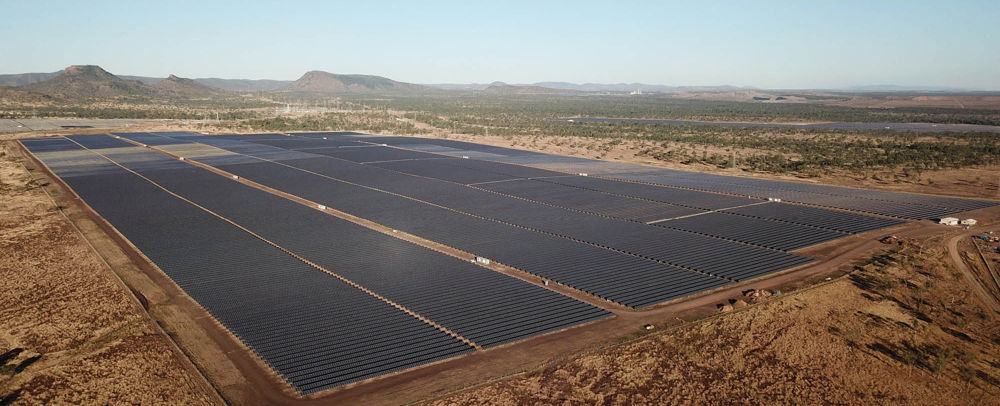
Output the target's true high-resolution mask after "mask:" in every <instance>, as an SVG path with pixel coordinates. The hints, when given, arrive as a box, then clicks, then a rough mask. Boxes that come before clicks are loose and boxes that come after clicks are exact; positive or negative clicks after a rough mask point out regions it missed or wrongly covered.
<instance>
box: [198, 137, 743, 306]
mask: <svg viewBox="0 0 1000 406" xmlns="http://www.w3.org/2000/svg"><path fill="white" fill-rule="evenodd" d="M199 141H202V142H205V143H208V144H212V145H216V146H219V147H224V148H231V149H234V150H235V149H241V150H243V151H247V150H254V151H256V152H255V153H258V154H265V155H266V154H270V152H267V151H261V150H259V149H256V148H246V145H241V144H244V143H241V142H238V141H230V140H226V139H222V138H218V137H204V139H199ZM282 163H283V164H286V165H295V166H297V167H300V168H306V169H308V170H312V171H324V170H325V169H324V168H327V167H329V166H330V165H335V164H337V163H338V161H335V160H331V159H328V158H322V157H319V158H310V159H293V160H284V161H282ZM217 167H218V168H219V169H222V170H225V171H227V172H230V173H234V174H236V175H239V176H241V177H244V178H247V179H251V180H253V181H255V182H258V183H261V184H264V185H266V186H269V187H272V188H275V189H278V190H282V191H284V192H287V193H290V194H294V195H297V196H301V197H303V198H306V199H309V200H312V201H316V202H321V203H322V204H324V205H326V206H328V207H331V208H336V209H338V210H341V211H344V212H346V213H349V214H352V215H356V216H359V217H362V218H366V219H369V220H372V221H375V222H377V223H380V224H383V225H386V226H388V227H393V228H395V229H399V230H402V231H406V232H408V233H411V234H415V235H419V236H422V237H425V238H428V239H431V240H434V241H438V242H441V243H444V244H447V245H449V246H452V247H456V248H458V249H461V250H463V251H466V252H470V253H473V254H476V255H479V256H483V257H486V258H490V259H493V260H495V261H497V262H500V263H503V264H506V265H510V266H513V267H515V268H518V269H521V270H524V271H526V272H529V273H533V274H536V275H539V276H542V277H544V278H547V279H550V280H553V281H557V282H560V283H564V284H566V285H568V286H572V287H575V288H577V289H580V290H583V291H585V292H588V293H591V294H594V295H596V296H599V297H602V298H606V299H609V300H613V301H616V302H619V303H622V304H625V305H627V306H632V307H642V306H646V305H650V304H654V303H658V302H662V301H665V300H670V299H674V298H678V297H682V296H685V295H688V294H691V293H694V292H697V291H702V290H707V289H712V288H714V287H718V286H721V285H723V284H726V283H728V281H726V280H724V279H720V278H713V277H710V276H706V275H702V274H698V273H693V272H689V271H685V270H682V269H679V268H675V267H671V266H668V265H664V264H661V263H657V262H653V261H649V260H644V259H641V258H637V257H634V256H629V255H623V254H621V253H617V252H614V251H610V250H606V249H601V248H598V247H595V246H592V245H589V244H581V243H577V242H574V241H570V240H567V239H564V238H557V237H553V236H550V235H546V234H541V233H537V232H532V231H529V230H527V229H524V228H518V227H513V226H510V225H505V224H501V223H497V222H494V221H489V220H484V219H481V218H477V217H474V216H469V215H465V214H461V213H457V212H455V211H451V210H447V209H445V208H441V207H438V206H435V205H431V204H426V203H421V202H417V201H414V200H412V199H407V198H405V197H401V196H396V195H392V194H388V193H384V192H380V191H376V190H373V189H370V188H366V187H363V186H360V185H356V184H350V183H345V182H338V181H334V180H331V179H328V178H325V177H322V176H319V175H316V174H313V173H307V172H303V171H301V170H297V169H293V168H291V167H288V166H283V165H281V164H278V163H274V162H267V161H258V162H257V163H236V164H226V165H218V166H217ZM361 168H362V169H364V167H361ZM622 286H633V288H631V289H630V290H625V291H623V290H622V289H621V287H622Z"/></svg>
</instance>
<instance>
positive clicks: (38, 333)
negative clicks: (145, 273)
mask: <svg viewBox="0 0 1000 406" xmlns="http://www.w3.org/2000/svg"><path fill="white" fill-rule="evenodd" d="M0 151H3V155H4V156H3V157H2V158H0V252H2V253H3V255H0V297H2V298H3V300H2V301H0V353H2V352H6V351H7V350H9V349H14V348H21V349H23V350H24V351H23V352H22V353H20V354H19V355H18V356H17V357H16V358H15V359H14V360H12V361H11V362H10V363H9V364H8V365H10V366H13V365H18V364H20V363H21V362H23V361H24V360H26V359H28V358H30V357H32V356H36V355H41V358H40V359H38V361H36V362H34V363H32V364H30V365H27V366H26V367H25V368H24V369H23V370H22V371H20V372H17V373H13V372H14V371H13V370H12V367H9V368H8V369H6V370H5V374H4V375H2V376H0V397H2V396H6V395H8V394H10V393H12V392H14V391H17V390H21V392H20V396H19V400H18V402H23V403H25V404H48V403H89V404H103V403H111V404H122V403H141V404H156V403H173V404H206V403H211V399H213V398H212V397H211V396H210V395H209V393H208V392H207V389H206V388H205V387H203V386H202V384H201V383H200V380H199V379H200V378H197V377H196V376H195V375H192V374H191V373H190V371H189V370H188V369H186V367H185V364H184V363H183V361H182V360H181V359H180V358H178V356H177V354H176V353H175V352H174V351H173V349H172V348H171V344H170V342H169V341H168V339H167V338H166V337H165V336H163V335H162V334H160V333H159V331H158V330H157V329H155V327H154V326H153V325H152V324H151V321H150V320H149V318H148V316H147V315H146V314H145V312H143V311H142V309H141V308H140V307H139V306H138V305H137V304H136V303H135V302H134V301H133V299H132V298H131V297H130V294H129V292H128V291H127V290H126V288H125V287H124V286H122V285H121V284H120V283H119V282H118V280H117V279H116V278H115V277H114V275H113V274H111V270H110V269H108V267H107V266H106V265H105V264H104V263H103V262H101V260H100V258H99V257H97V255H96V254H95V253H94V252H93V251H92V250H91V249H90V248H89V246H88V245H87V244H86V242H85V241H84V240H83V239H82V238H81V237H80V236H79V234H78V233H77V232H76V231H75V230H74V229H73V228H72V226H71V225H70V223H69V222H68V221H67V220H66V219H65V218H64V217H62V215H61V214H59V212H58V210H57V209H56V208H55V207H54V206H53V204H52V202H51V201H50V200H49V198H48V197H46V196H45V192H44V191H43V190H42V189H41V188H40V187H39V182H38V181H34V180H32V178H31V176H30V175H29V174H28V173H27V172H26V171H25V170H24V169H23V167H21V166H20V165H19V164H17V163H16V162H14V161H13V159H12V158H11V156H12V151H10V150H7V149H6V146H4V149H2V150H0Z"/></svg>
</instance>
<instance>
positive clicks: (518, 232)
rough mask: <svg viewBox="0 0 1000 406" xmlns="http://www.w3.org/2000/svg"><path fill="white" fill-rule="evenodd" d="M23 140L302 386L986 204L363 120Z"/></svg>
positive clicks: (553, 323) (560, 326) (804, 260)
mask: <svg viewBox="0 0 1000 406" xmlns="http://www.w3.org/2000/svg"><path fill="white" fill-rule="evenodd" d="M20 142H21V144H22V145H23V146H24V147H25V148H26V149H27V150H28V151H30V152H31V153H32V154H33V155H34V156H35V157H36V158H38V160H39V161H41V162H42V163H44V165H45V166H46V167H47V168H48V169H49V170H50V171H51V172H52V173H54V174H55V175H56V176H58V177H59V178H60V179H61V180H62V181H64V182H65V183H66V185H68V186H69V187H70V188H71V189H72V190H73V191H74V192H75V194H76V195H78V196H79V197H80V199H81V200H82V202H83V203H85V204H86V205H87V206H89V207H90V208H91V209H92V210H93V211H94V212H96V213H97V214H98V215H99V216H100V217H102V218H103V219H105V220H106V221H107V222H108V223H109V224H110V225H111V226H113V227H114V229H116V230H117V231H118V232H119V233H120V234H121V235H122V236H123V237H124V238H125V239H126V240H127V241H128V242H129V243H131V244H132V245H133V246H134V247H135V248H136V249H137V250H138V251H139V252H141V253H142V255H144V256H145V257H146V258H148V260H149V261H150V262H151V263H153V264H155V265H156V267H157V268H158V269H159V270H161V271H162V272H163V273H164V274H165V275H166V276H167V277H169V279H170V280H172V281H173V282H174V283H175V284H176V285H177V286H179V287H180V288H181V289H182V290H183V291H184V292H185V293H186V294H187V295H189V296H190V297H191V298H192V299H193V300H194V301H196V302H197V303H198V304H199V305H200V306H201V307H203V308H204V309H205V310H206V311H207V312H208V313H209V314H210V315H211V316H212V318H214V319H215V320H216V321H217V322H218V323H219V324H221V325H222V326H223V327H225V329H226V330H228V331H229V332H230V333H232V335H233V336H234V337H235V338H236V339H237V340H238V341H239V342H240V343H242V345H244V346H245V347H246V348H247V349H249V350H250V351H252V352H253V353H254V354H256V356H257V357H259V359H260V360H261V361H263V362H264V363H265V364H266V365H267V366H268V367H269V368H270V369H271V370H273V371H274V372H275V373H276V374H277V375H279V376H280V377H281V378H282V379H283V380H284V381H285V382H287V383H288V384H289V385H290V386H291V387H292V388H294V390H295V391H297V392H298V393H300V394H303V395H308V394H313V393H316V392H320V391H324V390H328V389H331V388H337V387H342V386H344V385H347V384H350V383H354V382H359V381H363V380H366V379H369V378H374V377H379V376H384V375H387V374H391V373H395V372H399V371H403V370H408V369H412V368H415V367H419V366H423V365H428V364H431V363H435V362H438V361H442V360H446V359H452V358H455V357H460V356H463V355H466V354H472V353H476V352H482V351H490V350H491V349H494V348H496V347H500V346H504V345H508V344H512V343H515V342H519V341H522V340H526V339H529V338H532V337H536V336H540V335H544V334H547V333H552V332H556V331H561V330H566V329H570V328H585V327H581V326H583V325H585V324H589V323H595V322H600V321H601V320H604V319H608V318H613V317H615V314H616V312H622V311H626V312H628V311H642V310H644V309H648V308H654V307H656V306H658V305H662V304H664V303H671V302H674V301H679V300H683V299H685V298H689V297H692V296H694V295H699V294H704V293H706V292H711V291H714V290H717V289H721V288H725V287H729V286H737V285H740V284H745V283H747V282H752V281H756V280H760V279H762V278H767V277H770V276H774V275H776V274H779V273H788V272H793V271H795V270H797V269H803V268H805V267H808V266H810V265H813V264H816V263H817V260H816V259H815V258H811V257H809V256H807V255H805V254H802V253H801V251H802V250H803V249H805V248H809V247H813V246H817V245H819V244H824V243H828V242H831V241H835V240H839V239H841V238H845V237H850V236H852V235H856V234H861V233H868V232H872V231H876V230H883V229H886V228H890V227H896V226H900V225H903V224H906V223H909V222H913V221H918V220H929V219H937V218H941V217H944V216H947V215H952V214H956V213H961V212H966V211H971V210H977V209H982V208H987V207H992V206H996V205H997V204H998V203H997V202H994V201H987V200H975V199H960V198H949V197H938V196H930V195H917V194H906V193H894V192H885V191H874V190H862V189H852V188H844V187H833V186H823V185H816V184H807V183H799V182H784V181H774V180H763V179H753V178H743V177H731V176H721V175H711V174H703V173H694V172H684V171H675V170H668V169H657V168H650V167H644V166H639V165H630V164H622V163H613V162H604V161H598V160H589V159H583V158H572V157H565V156H557V155H550V154H543V153H537V152H529V151H522V150H516V149H509V148H502V147H494V146H488V145H480V144H473V143H467V142H459V141H452V140H445V139H420V138H411V137H393V136H375V135H366V134H359V133H290V134H251V135H222V136H208V135H200V134H195V133H182V132H177V133H116V134H97V135H70V136H64V137H55V138H39V139H22V140H21V141H20ZM441 247H445V248H446V249H441ZM456 253H457V254H456ZM497 266H501V267H505V268H504V269H509V270H510V271H504V272H501V271H499V270H498V268H497ZM567 290H568V291H571V292H574V293H575V294H574V295H568V294H566V292H567Z"/></svg>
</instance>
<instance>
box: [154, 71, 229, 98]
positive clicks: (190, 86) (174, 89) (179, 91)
mask: <svg viewBox="0 0 1000 406" xmlns="http://www.w3.org/2000/svg"><path fill="white" fill-rule="evenodd" d="M153 88H155V89H156V90H158V91H159V92H160V93H162V94H164V95H169V96H179V97H210V96H218V95H222V94H224V93H226V91H224V90H222V89H216V88H214V87H210V86H206V85H203V84H201V83H198V82H197V81H195V80H194V79H187V78H180V77H177V76H174V75H170V76H168V77H167V78H166V79H163V80H161V81H159V82H157V83H156V84H155V85H153Z"/></svg>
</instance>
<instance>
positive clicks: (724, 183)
mask: <svg viewBox="0 0 1000 406" xmlns="http://www.w3.org/2000/svg"><path fill="white" fill-rule="evenodd" d="M307 136H308V137H316V136H317V135H315V134H313V135H307ZM354 138H355V139H358V140H367V141H372V142H378V143H386V144H389V145H398V146H404V147H406V146H409V147H415V148H417V149H423V150H427V151H430V150H431V149H429V148H426V147H427V146H434V147H436V149H435V150H434V152H438V153H441V154H448V155H452V156H458V155H461V154H465V155H469V154H472V153H476V152H483V153H484V154H485V155H482V156H480V158H482V159H487V160H492V161H497V162H509V163H518V164H527V165H536V166H538V165H541V166H545V167H547V168H552V169H555V170H569V171H570V172H588V168H589V169H590V170H589V172H591V173H592V174H603V175H604V176H608V177H612V178H618V179H628V180H636V181H642V182H649V183H653V184H661V185H665V186H673V187H686V188H693V189H699V190H705V191H713V192H720V193H731V194H736V195H743V196H756V197H760V198H767V197H776V198H781V199H783V200H786V201H794V202H800V203H807V204H814V205H818V206H826V207H833V208H840V209H846V210H855V211H862V212H869V213H875V214H880V215H887V216H894V217H901V218H917V219H925V218H938V217H941V216H944V215H948V214H954V213H959V212H963V211H969V210H976V209H981V208H985V207H992V206H995V205H997V204H998V202H995V201H988V200H979V199H964V198H952V197H943V196H930V195H918V194H912V193H899V192H888V191H880V190H868V189H853V188H845V187H837V186H828V185H815V184H808V183H801V182H786V181H776V180H767V179H755V178H745V177H735V176H724V175H713V174H705V173H698V172H687V171H677V170H669V169H655V170H653V169H650V168H648V167H643V166H639V165H628V164H620V163H609V162H602V161H596V160H583V159H579V158H574V159H571V160H567V159H565V158H566V157H559V156H555V155H549V154H543V153H537V152H530V151H521V150H516V149H510V148H503V147H493V146H483V145H478V144H474V143H468V142H461V141H454V140H438V139H420V140H419V141H417V140H415V139H413V138H408V137H377V136H372V137H368V138H364V137H354ZM564 161H565V162H564Z"/></svg>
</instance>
